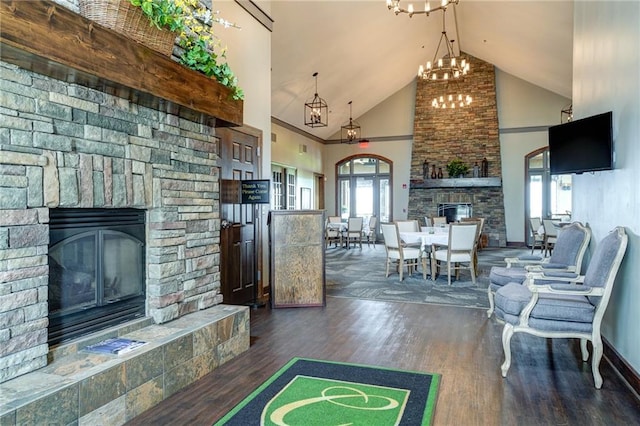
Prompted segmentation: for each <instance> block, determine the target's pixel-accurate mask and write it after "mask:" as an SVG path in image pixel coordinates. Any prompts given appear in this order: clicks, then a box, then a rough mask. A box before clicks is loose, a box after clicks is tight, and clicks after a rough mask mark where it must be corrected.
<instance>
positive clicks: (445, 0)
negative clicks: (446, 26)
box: [387, 0, 460, 17]
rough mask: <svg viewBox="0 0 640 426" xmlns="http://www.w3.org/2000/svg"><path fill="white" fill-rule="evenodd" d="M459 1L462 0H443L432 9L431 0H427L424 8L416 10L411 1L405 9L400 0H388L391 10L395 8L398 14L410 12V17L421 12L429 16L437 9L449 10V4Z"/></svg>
mask: <svg viewBox="0 0 640 426" xmlns="http://www.w3.org/2000/svg"><path fill="white" fill-rule="evenodd" d="M459 1H460V0H441V1H440V6H437V7H435V8H433V9H432V8H431V4H430V3H429V0H426V1H425V3H424V9H423V10H415V9H414V8H413V4H412V3H409V6H407V8H406V9H403V8H402V7H401V6H400V0H387V8H388V9H389V10H393V13H395V14H396V15H398V14H400V13H408V14H409V17H412V16H413V15H421V14H426V15H427V16H429V14H430V13H431V12H435V11H437V10H447V6H449V5H450V4H458V2H459Z"/></svg>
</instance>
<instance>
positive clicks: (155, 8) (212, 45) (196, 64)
mask: <svg viewBox="0 0 640 426" xmlns="http://www.w3.org/2000/svg"><path fill="white" fill-rule="evenodd" d="M212 6H213V5H212ZM80 12H81V13H82V14H83V15H84V16H85V17H87V18H89V19H91V20H94V21H96V22H98V23H99V24H102V25H104V26H106V27H108V28H111V29H113V30H116V31H122V32H123V33H124V34H125V35H127V36H130V37H132V38H134V39H136V40H137V41H139V42H141V43H143V44H146V45H148V46H149V47H151V48H154V49H156V46H153V45H150V44H149V43H148V42H149V41H150V40H149V39H150V38H155V36H149V35H147V34H140V33H141V30H144V28H140V26H139V25H138V22H137V21H138V19H136V18H135V17H132V13H135V14H139V13H140V12H141V14H142V15H143V16H142V17H143V18H144V17H145V16H146V18H147V19H148V21H149V27H150V28H151V29H153V30H160V31H162V32H169V33H170V34H172V35H170V36H169V39H170V46H169V53H168V54H169V55H170V54H171V50H173V49H172V48H173V44H174V41H177V44H178V46H179V47H180V52H179V53H178V59H179V62H180V63H181V64H182V65H184V66H186V67H187V68H190V69H192V70H195V71H198V72H200V73H202V74H204V75H206V76H207V77H211V78H215V79H216V80H217V81H218V82H219V83H220V84H222V85H223V86H226V87H228V88H230V89H231V96H232V98H233V99H235V100H241V99H244V92H243V91H242V89H241V88H240V87H238V80H237V78H236V76H235V75H234V74H233V71H231V68H230V67H229V65H228V64H227V62H226V61H224V58H225V49H223V48H221V46H220V40H219V39H218V38H217V37H216V35H215V34H214V31H213V28H212V25H213V24H214V23H219V24H221V25H223V26H225V27H236V28H238V27H237V26H236V25H235V24H233V23H231V22H228V21H225V20H224V19H222V18H220V17H218V16H217V12H214V13H212V12H211V10H209V9H207V8H205V7H203V6H202V5H201V3H200V1H199V0H80ZM113 13H116V14H117V15H118V16H113ZM109 14H111V15H112V16H109ZM123 26H125V27H126V26H128V28H123ZM134 27H135V28H134ZM160 37H162V36H158V38H160ZM145 38H146V39H145ZM156 50H159V49H156ZM161 53H165V54H167V52H166V51H164V52H162V51H161Z"/></svg>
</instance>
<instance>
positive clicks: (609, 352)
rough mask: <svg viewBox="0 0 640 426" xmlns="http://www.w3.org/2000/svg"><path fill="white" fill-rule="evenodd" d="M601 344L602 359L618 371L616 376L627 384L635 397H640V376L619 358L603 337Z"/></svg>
mask: <svg viewBox="0 0 640 426" xmlns="http://www.w3.org/2000/svg"><path fill="white" fill-rule="evenodd" d="M602 343H603V352H604V357H605V358H606V359H607V361H609V363H610V364H611V365H612V366H613V368H615V369H616V370H617V371H618V374H620V376H621V377H622V378H623V379H624V380H625V381H626V382H627V384H628V385H629V387H630V388H631V389H633V391H634V392H635V393H636V395H640V374H638V372H637V371H635V370H634V369H633V367H632V366H631V365H629V363H628V362H627V361H626V360H625V359H624V358H623V357H621V356H620V354H619V353H618V351H616V350H615V348H614V347H613V346H612V345H611V343H609V342H608V341H607V339H605V338H604V337H603V338H602Z"/></svg>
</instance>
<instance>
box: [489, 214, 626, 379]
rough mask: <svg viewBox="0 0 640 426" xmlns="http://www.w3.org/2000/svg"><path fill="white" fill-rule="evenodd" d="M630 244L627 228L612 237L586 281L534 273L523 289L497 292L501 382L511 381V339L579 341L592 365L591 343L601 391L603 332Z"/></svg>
mask: <svg viewBox="0 0 640 426" xmlns="http://www.w3.org/2000/svg"><path fill="white" fill-rule="evenodd" d="M560 235H562V233H561V234H560ZM627 240H628V236H627V234H626V232H625V230H624V228H623V227H621V226H619V227H616V228H615V229H614V230H613V231H611V232H610V233H609V235H607V236H606V237H604V238H603V239H602V241H600V242H599V243H598V245H597V246H596V249H595V251H594V253H593V256H592V257H591V261H590V262H589V266H588V267H587V271H586V273H585V274H584V275H578V274H576V275H575V276H574V277H566V278H563V277H557V276H556V277H553V276H546V275H547V274H546V273H531V274H530V275H529V276H528V277H527V280H526V281H525V285H522V284H519V283H510V284H507V285H506V286H504V287H502V288H501V289H499V290H498V291H497V293H496V317H498V318H499V319H500V320H502V321H504V322H505V325H504V329H503V331H502V348H503V351H504V363H503V364H502V367H501V370H502V377H506V376H507V372H508V371H509V367H510V366H511V338H512V337H513V335H514V334H515V333H528V334H531V335H534V336H538V337H544V338H548V339H552V338H562V339H566V338H574V339H580V350H581V352H582V360H583V361H584V362H586V361H588V360H589V350H588V347H587V342H588V341H590V342H591V346H592V348H593V349H592V352H593V353H592V354H591V371H592V374H593V380H594V384H595V387H596V389H600V388H601V387H602V375H601V374H600V371H599V368H600V360H601V359H602V353H603V346H602V337H601V335H600V326H601V324H602V318H603V316H604V313H605V310H606V309H607V304H608V302H609V298H610V296H611V290H612V288H613V284H614V283H615V278H616V275H617V273H618V269H619V268H620V264H621V263H622V258H623V257H624V253H625V251H626V248H627ZM558 243H559V242H558ZM518 347H519V348H526V347H527V345H522V344H519V345H518Z"/></svg>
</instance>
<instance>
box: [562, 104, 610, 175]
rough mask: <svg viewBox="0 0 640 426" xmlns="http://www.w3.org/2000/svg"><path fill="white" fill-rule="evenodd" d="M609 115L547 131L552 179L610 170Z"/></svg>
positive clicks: (571, 122) (585, 119) (592, 117)
mask: <svg viewBox="0 0 640 426" xmlns="http://www.w3.org/2000/svg"><path fill="white" fill-rule="evenodd" d="M612 118H613V114H612V112H611V111H609V112H605V113H604V114H598V115H594V116H591V117H587V118H582V119H580V120H575V121H570V122H568V123H563V124H559V125H557V126H551V127H549V167H550V169H551V174H552V175H565V174H570V173H584V172H595V171H600V170H611V169H613V125H612V124H613V120H612Z"/></svg>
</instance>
